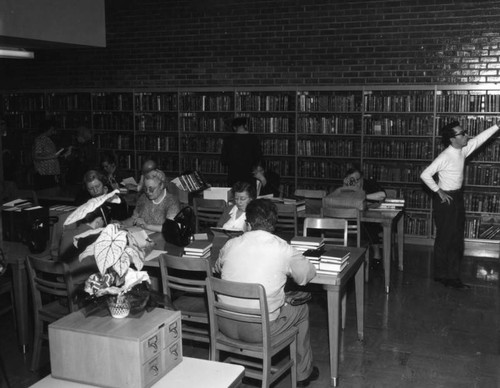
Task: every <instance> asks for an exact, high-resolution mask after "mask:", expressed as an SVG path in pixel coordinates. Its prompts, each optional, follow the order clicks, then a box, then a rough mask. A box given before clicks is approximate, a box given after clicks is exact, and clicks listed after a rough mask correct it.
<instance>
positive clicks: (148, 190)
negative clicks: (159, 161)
mask: <svg viewBox="0 0 500 388" xmlns="http://www.w3.org/2000/svg"><path fill="white" fill-rule="evenodd" d="M158 187H160V186H159V185H158V186H144V188H143V190H144V191H145V192H146V193H150V194H151V193H154V192H155V191H156V190H157V189H158Z"/></svg>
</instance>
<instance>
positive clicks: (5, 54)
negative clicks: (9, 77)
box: [0, 47, 35, 59]
mask: <svg viewBox="0 0 500 388" xmlns="http://www.w3.org/2000/svg"><path fill="white" fill-rule="evenodd" d="M0 58H14V59H33V58H35V54H34V53H33V51H26V50H25V49H17V48H7V47H0Z"/></svg>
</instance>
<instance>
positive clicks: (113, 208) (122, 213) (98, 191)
mask: <svg viewBox="0 0 500 388" xmlns="http://www.w3.org/2000/svg"><path fill="white" fill-rule="evenodd" d="M83 184H84V186H85V190H82V192H81V193H80V194H79V195H78V197H77V199H76V200H75V205H77V206H80V205H82V204H84V203H85V202H87V201H88V200H89V199H90V198H96V197H100V196H101V195H104V194H107V193H109V192H111V191H112V190H113V188H112V187H111V185H110V184H109V182H108V180H107V178H106V176H104V174H102V173H101V172H99V171H96V170H89V171H87V172H86V173H85V175H84V176H83ZM117 196H118V197H120V203H114V202H106V204H105V206H106V208H107V214H109V217H110V219H109V220H104V221H105V222H106V224H107V223H109V222H111V221H112V220H113V221H123V220H125V219H127V218H128V216H129V212H128V206H127V202H126V201H125V199H123V198H122V197H121V196H120V195H117Z"/></svg>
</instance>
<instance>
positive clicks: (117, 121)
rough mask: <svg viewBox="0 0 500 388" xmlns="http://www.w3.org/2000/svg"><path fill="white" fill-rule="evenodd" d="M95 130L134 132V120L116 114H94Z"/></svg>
mask: <svg viewBox="0 0 500 388" xmlns="http://www.w3.org/2000/svg"><path fill="white" fill-rule="evenodd" d="M92 123H93V128H94V129H97V130H110V131H133V130H134V120H133V119H132V117H128V116H122V115H118V114H116V113H114V114H112V115H111V114H101V113H98V114H94V116H93V117H92Z"/></svg>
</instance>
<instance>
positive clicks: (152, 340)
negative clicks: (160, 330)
mask: <svg viewBox="0 0 500 388" xmlns="http://www.w3.org/2000/svg"><path fill="white" fill-rule="evenodd" d="M148 348H153V349H154V351H155V352H156V351H157V350H158V336H156V335H155V336H154V337H152V338H150V339H149V340H148Z"/></svg>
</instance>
